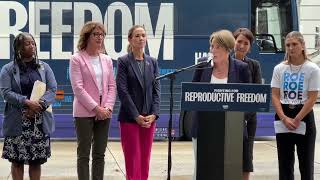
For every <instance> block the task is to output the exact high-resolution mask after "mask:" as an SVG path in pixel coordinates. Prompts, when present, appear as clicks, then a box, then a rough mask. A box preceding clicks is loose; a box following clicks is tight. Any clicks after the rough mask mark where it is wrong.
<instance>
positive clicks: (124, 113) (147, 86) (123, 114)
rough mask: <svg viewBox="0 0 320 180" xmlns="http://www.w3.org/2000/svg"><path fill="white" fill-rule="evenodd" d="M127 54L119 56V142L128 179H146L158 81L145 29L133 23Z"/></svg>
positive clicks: (117, 80)
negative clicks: (148, 48)
mask: <svg viewBox="0 0 320 180" xmlns="http://www.w3.org/2000/svg"><path fill="white" fill-rule="evenodd" d="M128 40H129V47H128V52H129V53H128V54H126V55H124V56H122V57H119V59H118V72H117V78H116V83H117V90H118V95H119V99H120V102H121V105H120V110H119V116H118V120H119V121H120V133H121V144H122V149H123V153H124V157H125V165H126V178H127V180H147V179H148V176H149V162H150V155H151V146H152V142H153V134H154V131H155V122H154V121H155V120H156V119H157V118H158V117H159V103H160V84H159V81H157V80H156V79H155V78H156V77H157V76H158V75H159V70H158V64H157V61H156V59H154V58H152V57H150V56H148V55H146V54H145V53H144V48H145V45H146V40H147V38H146V32H145V29H144V27H143V26H139V25H135V26H133V27H132V28H131V29H130V30H129V32H128Z"/></svg>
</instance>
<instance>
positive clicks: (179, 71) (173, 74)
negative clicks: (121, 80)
mask: <svg viewBox="0 0 320 180" xmlns="http://www.w3.org/2000/svg"><path fill="white" fill-rule="evenodd" d="M210 62H211V59H210V60H207V61H202V62H200V63H198V64H194V65H191V66H188V67H184V68H181V69H177V70H175V71H173V72H170V73H168V74H164V75H161V76H158V77H156V80H160V79H164V78H169V79H170V117H169V128H168V140H169V141H168V172H167V180H170V177H171V176H170V174H171V163H172V162H171V142H172V134H171V132H172V111H173V82H174V80H175V79H176V74H179V73H181V72H183V71H185V70H189V69H193V68H196V67H198V66H201V65H204V64H208V63H210Z"/></svg>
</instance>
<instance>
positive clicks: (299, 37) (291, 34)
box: [284, 31, 309, 62]
mask: <svg viewBox="0 0 320 180" xmlns="http://www.w3.org/2000/svg"><path fill="white" fill-rule="evenodd" d="M289 38H293V39H296V40H298V41H299V42H300V43H301V44H302V45H304V49H303V50H302V54H303V57H304V59H305V60H309V58H308V55H307V49H306V45H305V44H306V43H305V41H304V38H303V35H302V34H301V33H300V32H298V31H291V32H289V33H288V34H287V36H286V40H287V39H289ZM284 61H288V62H290V56H289V54H288V52H287V51H286V54H285V56H284Z"/></svg>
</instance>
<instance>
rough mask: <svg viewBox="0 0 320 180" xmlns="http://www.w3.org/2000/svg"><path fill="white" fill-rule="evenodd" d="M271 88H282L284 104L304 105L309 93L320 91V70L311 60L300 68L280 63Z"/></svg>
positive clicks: (281, 99)
mask: <svg viewBox="0 0 320 180" xmlns="http://www.w3.org/2000/svg"><path fill="white" fill-rule="evenodd" d="M271 87H275V88H280V102H281V103H282V104H304V103H305V102H306V100H307V99H308V91H320V69H319V67H318V66H317V65H316V64H315V63H313V62H311V61H309V60H307V61H306V62H305V63H303V64H302V65H299V66H295V65H289V64H285V63H284V62H283V63H280V64H278V65H277V66H276V67H275V68H274V70H273V75H272V80H271Z"/></svg>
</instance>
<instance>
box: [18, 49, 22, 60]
mask: <svg viewBox="0 0 320 180" xmlns="http://www.w3.org/2000/svg"><path fill="white" fill-rule="evenodd" d="M18 58H19V59H21V53H20V51H18Z"/></svg>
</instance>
